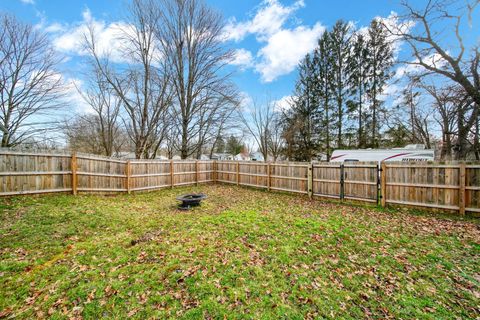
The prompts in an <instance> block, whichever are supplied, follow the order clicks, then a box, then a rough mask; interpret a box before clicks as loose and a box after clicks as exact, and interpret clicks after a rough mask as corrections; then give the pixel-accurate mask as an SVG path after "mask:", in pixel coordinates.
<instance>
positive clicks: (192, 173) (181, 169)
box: [173, 160, 196, 186]
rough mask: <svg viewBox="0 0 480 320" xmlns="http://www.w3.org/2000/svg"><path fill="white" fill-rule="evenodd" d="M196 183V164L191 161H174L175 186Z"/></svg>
mask: <svg viewBox="0 0 480 320" xmlns="http://www.w3.org/2000/svg"><path fill="white" fill-rule="evenodd" d="M194 183H196V164H195V161H191V160H179V161H173V185H174V186H183V185H187V184H194Z"/></svg>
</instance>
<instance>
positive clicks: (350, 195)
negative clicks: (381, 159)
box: [312, 162, 379, 203]
mask: <svg viewBox="0 0 480 320" xmlns="http://www.w3.org/2000/svg"><path fill="white" fill-rule="evenodd" d="M312 166H313V174H312V176H313V177H312V182H313V183H312V185H313V195H314V196H318V197H327V198H336V199H340V200H344V199H349V200H361V201H368V202H374V203H377V202H378V198H379V197H378V187H379V170H378V163H377V162H356V163H345V164H344V163H334V162H332V163H314V164H313V165H312Z"/></svg>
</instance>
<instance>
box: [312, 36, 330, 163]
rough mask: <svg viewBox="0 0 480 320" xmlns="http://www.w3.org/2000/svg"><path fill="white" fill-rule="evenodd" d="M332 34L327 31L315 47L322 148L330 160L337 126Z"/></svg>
mask: <svg viewBox="0 0 480 320" xmlns="http://www.w3.org/2000/svg"><path fill="white" fill-rule="evenodd" d="M330 39H331V38H330V35H329V33H328V32H327V31H325V32H324V33H323V35H322V37H321V38H320V39H319V40H318V47H317V48H316V49H315V53H314V56H315V59H314V62H315V66H316V69H317V77H316V78H315V79H316V81H317V85H316V86H317V87H318V92H319V98H320V102H319V109H318V110H317V113H318V118H319V119H320V123H321V126H320V137H319V138H320V139H321V142H322V146H321V147H320V150H321V151H323V152H324V153H325V154H326V155H327V160H330V155H331V154H332V149H333V148H332V138H331V137H332V130H333V129H334V128H335V126H334V121H333V112H332V109H333V105H332V104H333V86H332V84H333V83H332V53H331V43H330Z"/></svg>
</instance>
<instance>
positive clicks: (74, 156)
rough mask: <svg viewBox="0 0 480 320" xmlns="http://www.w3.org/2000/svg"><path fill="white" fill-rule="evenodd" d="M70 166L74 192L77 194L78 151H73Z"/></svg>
mask: <svg viewBox="0 0 480 320" xmlns="http://www.w3.org/2000/svg"><path fill="white" fill-rule="evenodd" d="M70 166H71V170H72V194H73V195H74V196H76V195H77V184H78V182H77V153H76V152H73V153H72V159H71V161H70Z"/></svg>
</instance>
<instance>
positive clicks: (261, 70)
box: [0, 0, 478, 109]
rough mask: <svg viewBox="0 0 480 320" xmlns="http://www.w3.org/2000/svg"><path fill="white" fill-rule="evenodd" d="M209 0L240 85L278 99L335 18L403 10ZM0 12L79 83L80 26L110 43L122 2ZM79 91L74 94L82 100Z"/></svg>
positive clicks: (393, 1) (303, 1)
mask: <svg viewBox="0 0 480 320" xmlns="http://www.w3.org/2000/svg"><path fill="white" fill-rule="evenodd" d="M423 2H424V1H423V0H415V1H412V3H415V4H419V3H420V4H421V3H423ZM207 3H209V4H210V5H211V6H212V7H214V8H216V9H217V10H218V11H220V12H221V13H222V14H223V16H224V17H225V19H226V21H227V31H228V32H227V34H228V35H229V36H228V37H229V39H230V40H229V41H227V42H226V45H227V46H229V47H231V48H232V49H234V50H236V53H237V56H236V57H237V58H236V60H235V63H234V64H233V65H231V66H230V67H229V68H231V69H232V70H234V71H235V72H234V80H235V82H236V84H237V85H238V87H239V90H240V91H241V92H242V93H244V94H245V95H246V96H247V97H251V98H254V99H260V100H261V99H264V98H265V97H266V96H268V97H270V98H273V99H278V100H280V99H282V98H283V97H286V96H288V95H290V94H291V93H292V91H293V88H294V84H295V79H296V76H297V74H296V68H295V67H296V65H297V63H298V61H299V60H300V59H301V58H302V57H303V56H304V55H305V54H306V53H307V52H309V51H311V50H312V49H313V47H314V46H315V43H316V39H317V38H318V36H319V35H320V34H321V33H322V32H323V30H324V29H325V28H329V27H331V26H332V25H333V24H334V23H335V22H336V21H337V20H338V19H343V20H345V21H352V22H354V23H355V24H356V25H357V27H359V28H360V27H363V26H367V25H368V24H369V22H370V21H371V20H372V18H374V17H378V16H380V17H384V18H387V17H388V16H389V15H391V13H392V12H400V11H401V7H400V5H399V1H397V0H361V1H360V0H264V1H254V0H236V1H231V0H207ZM0 11H6V12H10V13H13V14H15V15H16V16H18V17H19V18H20V19H22V20H24V21H28V22H31V23H32V24H35V25H37V27H38V28H40V29H42V30H44V31H45V32H47V33H48V34H49V35H50V36H51V38H52V41H53V43H54V45H55V47H56V48H57V49H58V51H59V52H60V53H61V54H63V55H64V56H65V57H66V60H67V61H66V62H65V63H64V65H63V66H62V73H63V74H64V75H65V77H66V78H67V79H69V80H70V81H73V82H75V83H76V84H79V85H81V83H82V81H81V71H82V68H83V67H84V60H83V58H84V57H82V55H81V53H79V51H80V49H79V48H78V42H79V34H81V32H80V30H81V27H82V25H84V24H85V21H87V20H89V19H93V20H94V21H96V22H97V23H98V24H99V25H100V26H101V28H102V32H103V37H104V38H103V39H105V43H106V45H108V44H109V43H110V42H109V41H111V37H112V32H111V30H112V29H113V28H114V27H115V25H116V24H119V23H122V19H123V18H124V16H125V1H122V0H102V1H99V0H96V1H95V0H70V1H66V0H62V1H60V0H0ZM477 22H478V21H477ZM476 24H478V23H476ZM473 30H475V28H474V29H473ZM477 37H478V35H477V36H475V37H474V38H477ZM476 41H478V40H476ZM402 54H403V55H405V53H402V52H400V56H401V55H402ZM119 59H120V57H119ZM73 91H74V90H72V92H73ZM72 95H73V96H75V93H72ZM77 98H78V99H77ZM77 98H74V100H77V101H78V100H80V97H77ZM77 109H81V107H77Z"/></svg>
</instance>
